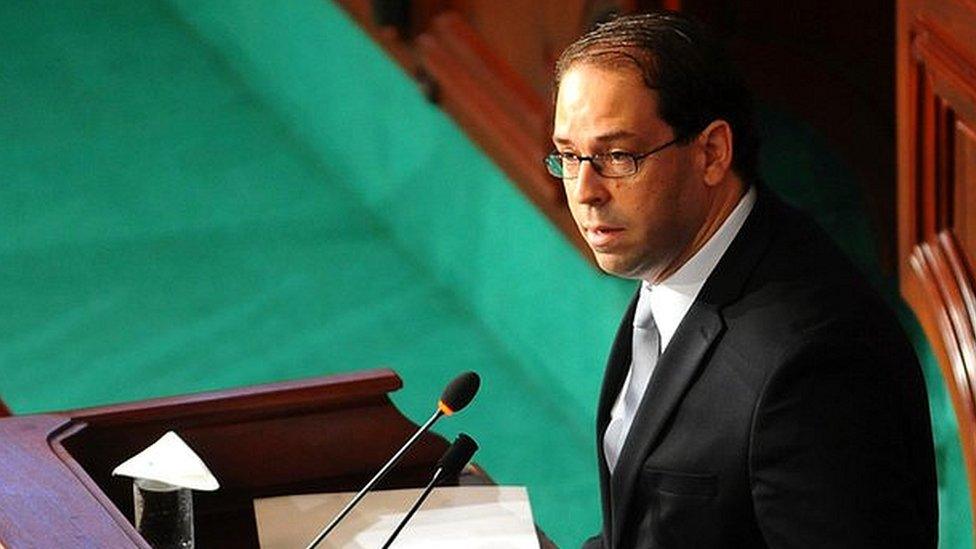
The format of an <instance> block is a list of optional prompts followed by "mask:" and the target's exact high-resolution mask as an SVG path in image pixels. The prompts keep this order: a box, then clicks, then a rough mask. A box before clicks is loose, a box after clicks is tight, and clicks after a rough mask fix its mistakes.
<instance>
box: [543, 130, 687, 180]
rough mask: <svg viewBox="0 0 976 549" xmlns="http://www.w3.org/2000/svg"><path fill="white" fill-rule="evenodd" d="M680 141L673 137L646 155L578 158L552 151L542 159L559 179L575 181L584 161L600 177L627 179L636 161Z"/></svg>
mask: <svg viewBox="0 0 976 549" xmlns="http://www.w3.org/2000/svg"><path fill="white" fill-rule="evenodd" d="M679 141H681V138H680V137H675V138H674V139H672V140H671V141H668V142H667V143H665V144H663V145H661V146H659V147H655V148H653V149H651V150H649V151H647V152H646V153H642V154H632V153H628V152H622V151H613V152H608V153H600V154H594V155H592V156H579V155H576V154H573V153H571V152H562V153H561V152H559V151H552V152H551V153H549V154H548V155H546V157H545V158H544V159H543V162H544V163H545V165H546V169H548V170H549V174H550V175H552V176H553V177H558V178H559V179H575V178H577V177H579V170H580V165H581V164H582V163H583V161H584V160H586V161H588V162H589V163H590V164H592V165H593V169H594V170H596V173H598V174H600V175H601V176H602V177H610V178H616V177H628V176H631V175H634V174H635V173H637V168H638V167H639V164H638V161H639V160H643V159H644V158H646V157H648V156H650V155H652V154H654V153H657V152H661V151H663V150H664V149H666V148H668V147H670V146H671V145H674V144H676V143H678V142H679Z"/></svg>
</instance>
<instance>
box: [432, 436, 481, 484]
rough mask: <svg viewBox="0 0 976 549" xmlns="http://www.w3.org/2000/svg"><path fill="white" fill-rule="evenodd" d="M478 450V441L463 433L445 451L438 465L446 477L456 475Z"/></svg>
mask: <svg viewBox="0 0 976 549" xmlns="http://www.w3.org/2000/svg"><path fill="white" fill-rule="evenodd" d="M477 451H478V443H477V442H475V441H474V439H473V438H471V437H469V436H468V435H466V434H464V433H461V434H459V435H458V436H457V438H456V439H454V443H453V444H451V446H450V447H449V448H448V449H447V451H446V452H444V455H443V456H441V459H440V460H438V461H437V467H439V468H440V469H441V470H442V472H443V473H444V475H445V476H446V477H448V478H451V477H456V476H457V475H458V474H460V473H461V469H464V466H465V465H467V464H468V462H469V461H471V456H473V455H474V453H475V452H477Z"/></svg>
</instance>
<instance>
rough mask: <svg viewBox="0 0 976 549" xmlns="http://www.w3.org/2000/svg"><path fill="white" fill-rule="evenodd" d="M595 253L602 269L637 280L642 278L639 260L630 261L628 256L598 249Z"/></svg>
mask: <svg viewBox="0 0 976 549" xmlns="http://www.w3.org/2000/svg"><path fill="white" fill-rule="evenodd" d="M593 255H594V256H595V257H596V263H597V265H599V266H600V269H601V270H602V271H603V272H605V273H607V274H609V275H613V276H616V277H619V278H630V279H635V280H636V279H639V278H641V273H642V269H641V267H640V263H639V262H636V261H633V260H629V261H628V260H627V258H623V257H620V256H618V255H612V254H603V253H600V252H597V251H594V252H593Z"/></svg>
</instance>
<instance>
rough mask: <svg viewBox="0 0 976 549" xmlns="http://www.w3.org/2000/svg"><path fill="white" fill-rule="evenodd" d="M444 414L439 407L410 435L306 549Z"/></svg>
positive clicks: (332, 528) (339, 519) (335, 523)
mask: <svg viewBox="0 0 976 549" xmlns="http://www.w3.org/2000/svg"><path fill="white" fill-rule="evenodd" d="M442 415H444V412H442V411H440V410H439V409H438V410H437V411H436V412H434V413H433V415H431V416H430V419H428V420H427V423H424V425H423V426H422V427H421V428H420V429H417V432H416V433H414V434H413V436H412V437H410V440H408V441H407V442H406V443H405V444H404V445H403V446H401V447H400V449H399V450H398V451H397V453H396V454H394V455H393V457H392V458H390V461H387V462H386V465H384V466H383V468H382V469H380V470H379V472H377V473H376V474H375V475H373V478H372V479H370V481H369V482H367V483H366V486H363V488H362V490H360V491H359V493H357V494H356V496H355V497H354V498H352V499H351V500H350V501H349V503H347V504H346V506H345V507H343V508H342V511H340V512H339V514H338V515H336V516H335V518H333V519H332V522H330V523H329V525H328V526H326V527H325V528H323V529H322V531H321V532H319V535H317V536H315V539H313V540H312V541H311V542H310V543H309V544H308V545H307V546H306V547H305V549H315V546H317V545H318V544H319V543H322V540H323V539H325V536H327V535H329V532H331V531H332V530H334V529H335V527H336V526H337V525H338V524H339V523H340V522H341V521H342V519H344V518H346V515H348V514H349V512H350V511H352V508H353V507H355V506H356V504H357V503H359V500H361V499H363V496H365V495H366V492H369V491H370V489H372V488H373V486H374V485H375V484H376V483H377V482H379V481H381V480H383V477H385V476H386V474H387V473H388V472H390V469H392V468H393V466H394V465H396V464H397V462H399V461H400V458H402V457H403V454H405V453H406V451H407V450H408V449H409V448H410V447H411V446H412V445H413V443H414V442H415V441H416V440H417V439H418V438H420V435H422V434H424V433H425V432H427V430H428V429H430V427H431V425H433V424H434V422H435V421H437V420H438V419H440V418H441V416H442Z"/></svg>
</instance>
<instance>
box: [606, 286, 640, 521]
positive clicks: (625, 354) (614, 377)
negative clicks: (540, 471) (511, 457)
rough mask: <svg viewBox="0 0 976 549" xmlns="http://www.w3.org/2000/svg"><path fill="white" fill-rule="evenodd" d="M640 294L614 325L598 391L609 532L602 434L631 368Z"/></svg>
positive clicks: (632, 300)
mask: <svg viewBox="0 0 976 549" xmlns="http://www.w3.org/2000/svg"><path fill="white" fill-rule="evenodd" d="M639 295H640V285H638V286H637V291H636V292H634V297H633V298H632V299H631V300H630V305H629V306H628V307H627V312H626V313H624V317H623V319H621V321H620V327H618V328H617V336H616V337H615V338H614V340H613V347H611V348H610V357H609V358H608V359H607V367H606V369H605V370H604V374H603V387H602V388H601V390H600V401H599V404H597V409H596V442H597V444H596V453H597V462H598V463H599V469H600V499H601V502H602V504H603V521H604V524H603V531H604V533H607V532H610V521H611V520H612V518H611V517H612V509H611V506H610V501H611V497H610V473H609V468H608V467H607V458H606V455H605V454H604V453H603V433H604V432H605V431H606V430H607V424H608V423H609V422H610V410H611V409H612V408H613V404H614V402H616V400H617V395H618V394H619V393H620V388H621V386H622V385H623V383H624V379H626V378H627V370H628V369H629V368H630V354H631V342H630V340H631V337H632V335H633V330H634V328H633V323H634V311H635V309H636V308H637V297H638V296H639Z"/></svg>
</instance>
